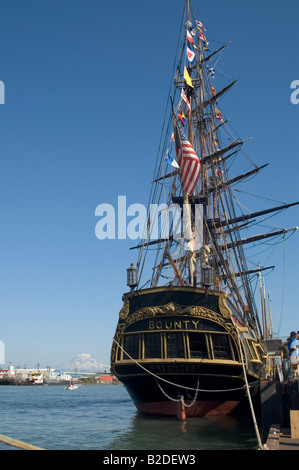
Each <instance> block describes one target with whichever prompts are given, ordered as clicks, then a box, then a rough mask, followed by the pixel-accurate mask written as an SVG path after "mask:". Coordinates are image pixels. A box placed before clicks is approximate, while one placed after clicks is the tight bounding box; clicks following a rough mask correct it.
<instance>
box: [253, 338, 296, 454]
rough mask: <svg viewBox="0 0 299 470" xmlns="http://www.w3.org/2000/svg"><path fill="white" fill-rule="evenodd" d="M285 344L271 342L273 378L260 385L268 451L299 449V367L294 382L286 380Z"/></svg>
mask: <svg viewBox="0 0 299 470" xmlns="http://www.w3.org/2000/svg"><path fill="white" fill-rule="evenodd" d="M281 345H282V341H281V340H278V339H276V340H269V341H267V348H268V353H269V357H270V364H271V366H270V367H269V371H270V377H269V378H268V379H266V380H263V381H261V384H260V406H261V427H262V434H263V441H264V442H265V447H266V448H267V449H268V450H299V367H297V370H294V378H293V379H286V378H285V377H283V373H282V365H281V361H280V355H281Z"/></svg>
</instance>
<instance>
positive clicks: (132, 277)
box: [127, 263, 138, 290]
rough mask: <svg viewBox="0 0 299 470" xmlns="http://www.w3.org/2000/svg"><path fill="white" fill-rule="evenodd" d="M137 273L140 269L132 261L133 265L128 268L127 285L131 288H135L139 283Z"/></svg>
mask: <svg viewBox="0 0 299 470" xmlns="http://www.w3.org/2000/svg"><path fill="white" fill-rule="evenodd" d="M137 273H138V269H137V268H135V266H134V264H133V263H131V266H130V267H129V268H128V269H127V286H129V287H131V290H134V288H135V287H136V286H137V285H138V279H137Z"/></svg>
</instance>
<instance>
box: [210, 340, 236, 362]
mask: <svg viewBox="0 0 299 470" xmlns="http://www.w3.org/2000/svg"><path fill="white" fill-rule="evenodd" d="M211 337H212V343H213V352H214V358H215V359H229V360H232V351H231V348H230V341H229V337H228V335H211Z"/></svg>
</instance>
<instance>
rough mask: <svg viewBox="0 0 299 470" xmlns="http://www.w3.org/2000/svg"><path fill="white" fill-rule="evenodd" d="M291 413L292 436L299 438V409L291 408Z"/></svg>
mask: <svg viewBox="0 0 299 470" xmlns="http://www.w3.org/2000/svg"><path fill="white" fill-rule="evenodd" d="M290 415H291V437H292V439H299V411H298V410H290Z"/></svg>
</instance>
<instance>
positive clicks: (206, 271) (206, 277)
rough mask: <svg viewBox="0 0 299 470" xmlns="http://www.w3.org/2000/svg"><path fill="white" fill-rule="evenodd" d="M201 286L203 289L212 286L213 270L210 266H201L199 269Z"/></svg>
mask: <svg viewBox="0 0 299 470" xmlns="http://www.w3.org/2000/svg"><path fill="white" fill-rule="evenodd" d="M201 284H202V285H203V286H205V287H211V286H212V285H213V268H212V266H202V268H201Z"/></svg>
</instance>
